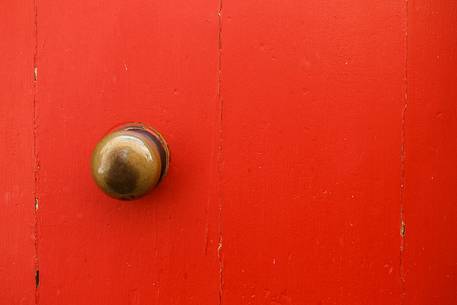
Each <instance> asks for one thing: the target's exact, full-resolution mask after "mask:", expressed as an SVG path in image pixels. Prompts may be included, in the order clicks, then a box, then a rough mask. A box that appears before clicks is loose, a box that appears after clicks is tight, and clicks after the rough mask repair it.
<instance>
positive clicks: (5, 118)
mask: <svg viewBox="0 0 457 305" xmlns="http://www.w3.org/2000/svg"><path fill="white" fill-rule="evenodd" d="M0 7H1V8H0V304H5V305H6V304H8V305H9V304H11V305H16V304H33V303H34V294H35V279H34V276H35V246H34V244H35V242H34V231H35V217H34V203H33V202H34V200H33V198H34V174H33V172H34V158H33V156H34V153H33V92H34V91H33V55H34V43H35V40H34V27H33V3H31V2H30V1H2V3H1V4H0Z"/></svg>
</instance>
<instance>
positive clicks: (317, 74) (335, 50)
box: [221, 0, 406, 305]
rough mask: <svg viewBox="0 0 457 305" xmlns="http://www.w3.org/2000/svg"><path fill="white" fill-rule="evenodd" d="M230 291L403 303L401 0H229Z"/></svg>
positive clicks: (234, 300) (257, 300)
mask: <svg viewBox="0 0 457 305" xmlns="http://www.w3.org/2000/svg"><path fill="white" fill-rule="evenodd" d="M222 15H223V27H222V101H223V107H224V108H223V162H222V163H221V164H222V173H223V174H222V177H223V182H222V190H223V204H222V206H223V208H222V210H223V212H222V218H223V221H224V222H223V238H222V240H223V245H222V255H223V266H224V269H223V270H224V279H223V283H224V289H223V301H224V302H223V303H224V304H225V305H232V304H233V305H235V304H399V302H400V288H401V287H400V234H399V219H400V216H399V214H400V196H399V194H400V146H401V122H402V109H403V102H404V93H405V86H404V74H405V54H406V53H405V52H406V49H405V20H406V10H405V3H404V2H402V1H359V0H356V1H298V0H297V1H277V0H268V1H225V2H224V5H223V13H222Z"/></svg>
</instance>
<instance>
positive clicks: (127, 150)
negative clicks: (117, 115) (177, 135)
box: [92, 123, 170, 200]
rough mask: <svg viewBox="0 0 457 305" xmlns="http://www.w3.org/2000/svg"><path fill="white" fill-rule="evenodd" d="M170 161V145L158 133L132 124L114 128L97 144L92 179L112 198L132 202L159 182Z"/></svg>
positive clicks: (93, 155) (137, 124)
mask: <svg viewBox="0 0 457 305" xmlns="http://www.w3.org/2000/svg"><path fill="white" fill-rule="evenodd" d="M169 159H170V153H169V150H168V147H167V144H166V142H165V140H164V138H163V137H162V136H161V135H160V134H159V133H158V132H157V131H155V130H154V129H152V128H149V127H146V126H144V125H142V124H139V123H130V124H126V125H122V126H121V127H119V128H117V129H114V130H113V131H112V132H111V133H109V134H108V135H107V136H105V137H104V138H103V139H102V140H101V141H100V142H99V143H98V144H97V146H96V147H95V150H94V152H93V154H92V176H93V177H94V180H95V182H96V183H97V185H98V186H99V187H100V188H101V189H102V190H103V191H104V192H105V193H106V194H108V195H109V196H111V197H114V198H117V199H123V200H132V199H136V198H139V197H141V196H143V195H145V194H146V193H147V192H148V191H150V190H151V189H153V188H154V187H156V186H157V185H158V184H159V183H160V181H161V180H162V179H163V178H164V177H165V175H166V174H167V170H168V163H169Z"/></svg>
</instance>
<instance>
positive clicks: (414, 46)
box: [404, 0, 457, 305]
mask: <svg viewBox="0 0 457 305" xmlns="http://www.w3.org/2000/svg"><path fill="white" fill-rule="evenodd" d="M409 3H410V4H409V22H408V37H409V39H408V49H409V52H408V107H407V110H406V115H405V121H406V124H405V126H406V129H405V140H406V145H405V175H406V176H405V178H406V179H405V207H404V214H405V223H406V235H405V249H404V281H405V291H404V293H405V295H404V301H405V302H404V304H408V305H409V304H424V305H425V304H442V305H451V304H457V242H456V237H455V235H456V224H457V204H456V203H457V86H456V85H457V74H456V70H457V3H456V2H455V1H445V0H435V1H424V0H413V1H410V2H409Z"/></svg>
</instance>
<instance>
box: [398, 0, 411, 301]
mask: <svg viewBox="0 0 457 305" xmlns="http://www.w3.org/2000/svg"><path fill="white" fill-rule="evenodd" d="M404 4H405V37H404V47H405V57H404V76H403V78H404V80H403V86H404V90H405V91H404V97H403V110H402V114H401V136H400V137H401V138H400V267H399V273H400V304H404V301H405V266H404V252H405V239H406V220H405V189H406V123H407V121H406V115H407V110H408V55H409V47H408V39H409V38H408V29H409V15H408V14H409V10H408V5H409V4H408V0H405V2H404Z"/></svg>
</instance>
